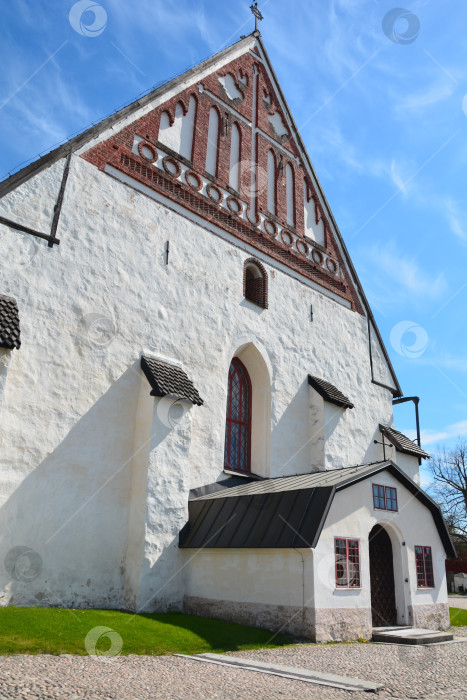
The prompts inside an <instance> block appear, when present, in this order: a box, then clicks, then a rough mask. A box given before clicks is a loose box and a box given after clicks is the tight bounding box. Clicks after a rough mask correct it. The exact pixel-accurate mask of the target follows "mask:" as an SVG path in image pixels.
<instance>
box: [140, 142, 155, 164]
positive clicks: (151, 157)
mask: <svg viewBox="0 0 467 700" xmlns="http://www.w3.org/2000/svg"><path fill="white" fill-rule="evenodd" d="M138 153H139V155H140V156H141V158H144V160H147V161H149V162H151V163H152V162H153V161H155V160H156V158H157V151H156V149H155V148H154V146H153V145H152V143H148V142H147V141H140V142H139V144H138Z"/></svg>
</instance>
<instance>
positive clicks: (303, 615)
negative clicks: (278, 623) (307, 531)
mask: <svg viewBox="0 0 467 700" xmlns="http://www.w3.org/2000/svg"><path fill="white" fill-rule="evenodd" d="M294 549H295V551H296V552H297V554H298V555H299V556H300V557H301V558H302V634H303V638H304V639H305V637H306V634H305V559H304V557H303V554H302V553H301V552H299V551H298V549H297V548H296V547H294Z"/></svg>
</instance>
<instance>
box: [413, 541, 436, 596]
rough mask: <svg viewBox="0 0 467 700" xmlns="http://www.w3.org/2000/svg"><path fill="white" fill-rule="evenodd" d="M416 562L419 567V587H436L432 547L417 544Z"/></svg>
mask: <svg viewBox="0 0 467 700" xmlns="http://www.w3.org/2000/svg"><path fill="white" fill-rule="evenodd" d="M415 564H416V567H417V588H434V587H435V579H434V576H433V559H432V556H431V547H421V546H419V545H416V546H415Z"/></svg>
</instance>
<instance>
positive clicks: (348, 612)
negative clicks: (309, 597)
mask: <svg viewBox="0 0 467 700" xmlns="http://www.w3.org/2000/svg"><path fill="white" fill-rule="evenodd" d="M371 634H372V623H371V609H370V608H321V609H318V610H315V641H317V642H331V641H334V642H342V641H346V640H347V639H349V640H356V639H358V638H359V637H363V638H364V639H371Z"/></svg>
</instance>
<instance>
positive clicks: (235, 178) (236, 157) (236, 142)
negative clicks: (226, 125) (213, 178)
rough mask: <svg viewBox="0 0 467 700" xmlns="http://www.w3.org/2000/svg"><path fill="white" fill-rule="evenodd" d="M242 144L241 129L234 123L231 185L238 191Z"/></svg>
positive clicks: (231, 152)
mask: <svg viewBox="0 0 467 700" xmlns="http://www.w3.org/2000/svg"><path fill="white" fill-rule="evenodd" d="M240 145H241V137H240V129H239V127H238V125H237V124H232V137H231V140H230V178H229V185H230V187H232V188H233V189H234V190H236V191H237V192H238V191H239V190H240Z"/></svg>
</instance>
